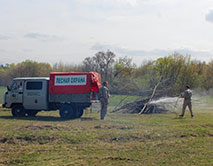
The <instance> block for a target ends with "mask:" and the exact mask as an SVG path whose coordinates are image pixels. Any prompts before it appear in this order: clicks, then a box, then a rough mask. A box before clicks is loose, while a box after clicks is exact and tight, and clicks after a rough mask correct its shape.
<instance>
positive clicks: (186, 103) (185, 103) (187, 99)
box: [179, 85, 194, 118]
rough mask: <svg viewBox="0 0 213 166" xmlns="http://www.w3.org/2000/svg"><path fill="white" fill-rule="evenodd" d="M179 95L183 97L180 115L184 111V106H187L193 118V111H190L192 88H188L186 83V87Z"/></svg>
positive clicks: (182, 115)
mask: <svg viewBox="0 0 213 166" xmlns="http://www.w3.org/2000/svg"><path fill="white" fill-rule="evenodd" d="M179 97H181V98H184V101H183V108H182V114H181V115H180V117H184V113H185V110H186V107H187V106H188V108H189V111H190V113H191V118H193V117H194V115H193V112H192V99H191V97H192V90H191V89H190V86H189V85H186V88H185V90H184V92H182V93H181V95H180V96H179Z"/></svg>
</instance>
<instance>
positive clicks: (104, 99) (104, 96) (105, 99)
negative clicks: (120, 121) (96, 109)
mask: <svg viewBox="0 0 213 166" xmlns="http://www.w3.org/2000/svg"><path fill="white" fill-rule="evenodd" d="M109 97H110V94H109V89H108V82H107V81H105V82H103V86H102V87H101V88H100V89H99V100H100V102H101V112H100V118H101V120H104V117H105V116H106V114H107V106H108V104H109Z"/></svg>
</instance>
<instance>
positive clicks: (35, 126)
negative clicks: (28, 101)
mask: <svg viewBox="0 0 213 166" xmlns="http://www.w3.org/2000/svg"><path fill="white" fill-rule="evenodd" d="M16 130H70V127H67V126H62V125H46V124H45V125H41V124H33V125H27V126H24V127H19V128H17V129H16Z"/></svg>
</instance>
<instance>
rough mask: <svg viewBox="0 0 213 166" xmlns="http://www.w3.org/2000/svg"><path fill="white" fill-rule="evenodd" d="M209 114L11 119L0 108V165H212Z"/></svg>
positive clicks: (50, 115) (46, 114)
mask: <svg viewBox="0 0 213 166" xmlns="http://www.w3.org/2000/svg"><path fill="white" fill-rule="evenodd" d="M212 110H213V108H212V109H211V110H210V111H209V112H208V113H200V112H195V117H194V118H193V119H191V118H190V115H189V113H188V112H187V113H186V116H185V117H184V118H183V119H177V118H176V115H175V114H161V115H158V114H155V115H132V114H112V113H111V114H110V113H108V115H107V117H106V119H105V120H104V121H100V120H99V114H98V113H95V112H94V113H89V114H87V115H83V117H82V118H81V119H76V120H68V121H63V120H61V119H60V118H59V115H58V112H40V113H38V116H37V117H34V118H13V117H12V116H11V113H10V112H9V111H5V110H4V109H0V166H3V165H4V166H11V165H12V166H13V165H14V166H29V165H30V166H37V165H38V166H50V165H55V166H59V165H60V166H68V165H70V166H71V165H72V166H79V165H91V166H94V165H96V166H99V165H100V166H103V165H116V166H125V165H131V166H132V165H133V166H138V165H144V166H153V165H163V166H164V165H168V166H171V165H180V166H185V165H203V166H204V165H213V158H212V154H213V130H212V128H213V112H212Z"/></svg>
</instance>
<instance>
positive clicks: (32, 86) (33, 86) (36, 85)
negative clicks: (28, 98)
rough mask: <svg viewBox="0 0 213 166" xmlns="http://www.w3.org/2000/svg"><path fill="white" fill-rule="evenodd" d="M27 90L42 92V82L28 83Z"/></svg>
mask: <svg viewBox="0 0 213 166" xmlns="http://www.w3.org/2000/svg"><path fill="white" fill-rule="evenodd" d="M26 89H27V90H41V89H42V82H27V87H26Z"/></svg>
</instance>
